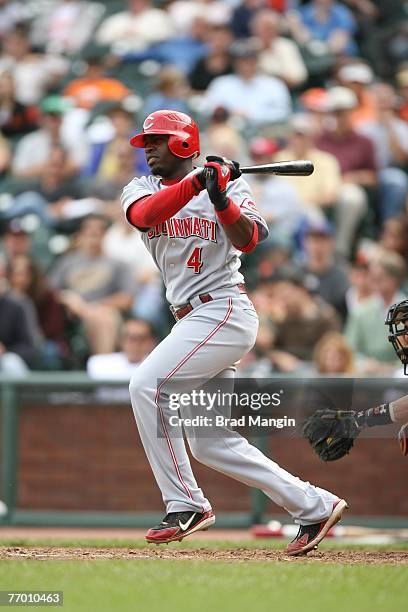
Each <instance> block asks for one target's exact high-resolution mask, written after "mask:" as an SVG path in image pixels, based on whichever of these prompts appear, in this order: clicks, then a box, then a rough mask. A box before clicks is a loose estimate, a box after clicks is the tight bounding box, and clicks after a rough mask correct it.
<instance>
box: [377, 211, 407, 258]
mask: <svg viewBox="0 0 408 612" xmlns="http://www.w3.org/2000/svg"><path fill="white" fill-rule="evenodd" d="M379 244H380V246H381V247H382V248H383V249H386V250H387V251H394V252H395V253H399V255H401V256H402V257H403V258H404V260H405V262H406V263H408V217H407V215H401V216H400V217H392V218H390V219H387V220H386V221H385V223H384V225H383V227H382V232H381V236H380V241H379Z"/></svg>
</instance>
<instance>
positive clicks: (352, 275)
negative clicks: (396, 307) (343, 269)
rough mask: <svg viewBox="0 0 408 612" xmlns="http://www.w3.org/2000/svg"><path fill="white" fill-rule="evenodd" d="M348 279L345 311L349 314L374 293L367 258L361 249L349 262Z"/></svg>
mask: <svg viewBox="0 0 408 612" xmlns="http://www.w3.org/2000/svg"><path fill="white" fill-rule="evenodd" d="M349 280H350V286H349V288H348V289H347V292H346V304H347V312H348V313H349V314H350V313H351V312H352V311H353V310H354V309H355V308H356V307H358V306H359V305H360V304H361V303H362V302H364V300H366V299H368V298H370V297H372V296H373V295H374V283H373V279H372V275H371V274H369V258H368V256H367V255H366V254H365V253H364V252H363V251H358V252H357V254H356V257H355V259H354V260H353V262H352V263H351V267H350V271H349ZM349 318H350V317H349Z"/></svg>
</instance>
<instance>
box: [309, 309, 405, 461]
mask: <svg viewBox="0 0 408 612" xmlns="http://www.w3.org/2000/svg"><path fill="white" fill-rule="evenodd" d="M385 325H387V326H388V339H389V341H390V342H391V344H392V346H393V348H394V350H395V352H396V354H397V356H398V358H399V359H400V361H401V363H402V364H403V366H404V374H405V375H408V300H402V301H401V302H398V303H397V304H393V305H392V306H391V307H390V308H389V310H388V312H387V316H386V318H385ZM391 423H404V424H403V425H402V427H401V429H400V431H399V433H398V442H399V445H400V449H401V452H402V454H403V455H408V395H404V396H403V397H400V398H399V399H397V400H395V401H393V402H389V403H385V404H381V405H380V406H375V407H373V408H367V409H366V410H358V411H356V410H334V409H332V408H330V407H327V408H322V409H320V410H317V411H316V412H315V413H314V414H313V415H312V416H310V417H309V418H308V419H307V420H306V421H305V423H304V425H303V433H304V435H305V437H306V438H308V440H309V442H310V444H311V446H312V447H313V448H314V450H315V451H316V453H317V454H318V455H319V457H320V459H322V460H323V461H336V460H337V459H341V458H342V457H344V456H345V455H346V454H347V453H349V452H350V450H351V448H352V447H353V445H354V440H355V439H356V438H357V436H358V435H359V434H360V433H361V431H362V430H363V429H364V428H365V427H376V426H378V425H390V424H391Z"/></svg>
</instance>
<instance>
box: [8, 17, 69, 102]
mask: <svg viewBox="0 0 408 612" xmlns="http://www.w3.org/2000/svg"><path fill="white" fill-rule="evenodd" d="M68 67H69V63H68V61H67V60H66V59H65V58H63V57H61V56H57V55H50V54H43V53H33V52H32V50H31V48H30V43H29V36H28V29H27V27H26V26H25V25H18V26H16V27H15V29H14V30H12V31H10V32H8V33H7V34H6V36H5V38H4V43H3V55H2V56H0V73H1V72H3V71H4V70H8V71H10V72H11V73H12V75H13V79H14V82H15V87H16V100H17V101H18V102H20V103H21V104H25V105H27V106H31V105H35V104H38V103H39V101H40V100H41V98H43V96H44V95H45V94H46V93H47V92H48V91H50V90H51V89H52V88H53V87H55V86H57V85H58V84H59V83H60V82H61V80H62V78H63V77H64V76H65V75H66V73H67V71H68Z"/></svg>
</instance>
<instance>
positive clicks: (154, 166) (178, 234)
mask: <svg viewBox="0 0 408 612" xmlns="http://www.w3.org/2000/svg"><path fill="white" fill-rule="evenodd" d="M130 143H131V144H132V145H133V146H134V147H141V148H144V150H145V155H146V160H147V163H148V165H149V168H150V170H151V173H152V174H151V176H142V177H140V178H134V179H133V180H132V181H131V182H130V183H129V184H128V185H127V186H126V187H125V188H124V189H123V194H122V199H121V201H122V206H123V210H124V212H125V215H126V218H127V220H128V221H129V223H130V224H131V225H132V226H133V227H135V228H136V229H137V230H138V231H139V232H140V233H141V237H142V240H143V242H144V244H145V246H146V247H147V249H148V250H149V251H150V253H151V254H152V256H153V259H154V261H155V262H156V264H157V266H158V268H159V269H160V271H161V273H162V275H163V281H164V284H165V286H166V298H167V300H168V302H169V303H170V309H171V311H172V313H173V315H174V317H175V319H176V324H175V325H174V327H173V328H172V330H171V333H170V334H169V335H168V336H167V337H166V338H165V339H164V340H163V341H162V342H161V343H160V344H159V345H158V346H157V347H156V348H155V349H154V350H153V352H152V353H151V354H150V355H149V356H148V357H147V358H146V360H145V361H144V362H143V363H142V364H141V365H140V366H139V368H138V369H137V371H136V372H135V374H134V375H133V377H132V379H131V382H130V387H129V389H130V396H131V401H132V407H133V412H134V415H135V419H136V423H137V426H138V429H139V433H140V437H141V440H142V443H143V446H144V449H145V452H146V455H147V458H148V460H149V462H150V465H151V468H152V470H153V474H154V476H155V478H156V481H157V484H158V486H159V487H160V490H161V493H162V496H163V501H164V504H165V506H166V516H165V517H164V518H163V520H162V522H161V523H160V524H158V525H156V526H154V527H152V528H151V529H149V530H148V532H147V534H146V540H147V541H148V542H154V543H156V544H161V543H167V542H172V541H174V540H179V541H180V540H182V539H183V538H185V537H186V536H189V535H190V534H192V533H194V532H196V531H200V530H205V529H208V528H209V527H210V526H211V525H213V524H214V522H215V516H214V513H213V510H212V508H211V504H210V502H209V500H208V499H207V498H206V497H205V495H204V493H203V491H202V490H201V489H200V487H199V486H198V484H197V482H196V480H195V477H194V475H193V472H192V469H191V465H190V461H189V458H188V455H187V452H186V447H185V442H184V439H183V438H182V437H181V436H178V437H175V436H171V435H170V434H171V431H172V428H171V422H170V417H171V415H173V416H174V412H172V411H170V409H169V402H168V400H169V394H170V390H171V388H172V384H173V383H174V382H179V383H180V384H181V385H182V387H183V391H184V392H186V393H188V392H190V391H192V390H193V389H194V388H195V387H196V383H197V380H202V381H208V380H210V379H212V378H214V377H216V376H217V377H223V378H226V379H232V378H233V377H234V372H235V368H234V363H236V362H237V361H238V360H239V359H241V358H242V357H243V355H245V353H247V352H248V351H249V350H250V349H251V348H252V346H253V345H254V343H255V338H256V334H257V330H258V317H257V313H256V311H255V309H254V307H253V305H252V302H251V301H250V300H249V298H248V296H247V293H246V289H245V285H244V278H243V276H242V274H241V273H240V271H239V268H240V254H241V253H242V252H245V253H247V252H250V251H253V250H254V249H255V247H256V245H257V243H258V242H259V241H261V240H263V239H265V238H266V236H267V235H268V228H267V225H266V223H265V221H264V219H263V218H262V217H261V215H260V214H259V212H258V210H257V208H256V206H255V204H254V201H253V197H252V194H251V191H250V188H249V186H248V184H247V182H246V181H245V180H244V179H243V178H242V176H241V171H240V169H239V164H238V163H237V162H232V161H229V160H226V159H224V158H220V157H208V158H207V163H206V164H205V165H204V167H203V168H195V167H194V166H193V162H194V159H195V158H196V157H197V156H198V155H199V153H200V144H199V131H198V127H197V125H196V123H195V122H194V121H193V120H192V119H191V117H189V116H188V115H186V114H184V113H179V112H174V111H170V110H162V111H158V112H155V113H153V114H151V115H149V116H148V117H147V118H146V120H145V122H144V124H143V130H142V133H140V134H137V135H136V136H133V138H132V139H131V140H130ZM228 432H229V433H231V431H230V430H228V429H227V428H224V429H223V428H217V434H216V435H214V436H213V437H211V438H209V437H200V436H194V435H192V434H191V431H189V430H188V429H186V430H185V435H186V438H187V441H188V444H189V446H190V449H191V452H192V454H193V456H194V457H195V458H196V459H197V460H198V461H200V462H201V463H203V464H205V465H207V466H210V467H212V468H214V469H215V470H218V471H219V472H221V473H223V474H226V475H227V476H231V477H232V478H235V479H236V480H239V481H240V482H243V483H245V484H247V485H249V486H253V487H257V488H259V489H261V490H262V491H264V493H265V494H266V495H267V496H268V497H270V499H272V500H273V501H274V502H275V503H276V504H278V505H279V506H281V507H283V508H285V510H287V511H288V512H289V514H291V516H292V517H293V519H294V520H295V522H296V523H297V524H298V525H299V532H298V534H297V536H296V537H295V538H294V540H293V541H292V542H291V543H290V544H289V545H288V547H287V553H288V554H290V555H302V554H305V553H307V552H308V551H310V550H312V549H313V548H316V547H317V545H318V544H319V542H320V541H321V540H322V539H323V538H324V537H325V535H326V534H327V532H328V530H329V529H330V527H332V526H333V525H334V524H335V523H336V522H337V521H339V520H340V519H341V517H342V514H343V512H344V510H345V509H346V508H347V503H346V501H345V500H344V499H340V498H339V497H337V496H336V495H334V494H333V493H330V492H329V491H325V490H324V489H321V488H319V487H315V486H313V485H311V484H310V483H308V482H303V481H302V480H300V479H299V478H297V477H295V476H293V475H292V474H289V473H288V472H286V471H285V470H284V469H282V468H281V467H280V466H279V465H277V464H276V463H274V462H273V461H271V459H269V458H268V457H266V456H265V455H264V454H262V453H261V452H260V451H259V450H258V449H257V448H256V447H254V446H251V444H249V442H248V441H247V440H246V439H245V438H243V437H242V436H239V435H238V434H236V435H234V436H233V437H231V435H229V436H228V435H227V434H228Z"/></svg>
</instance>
